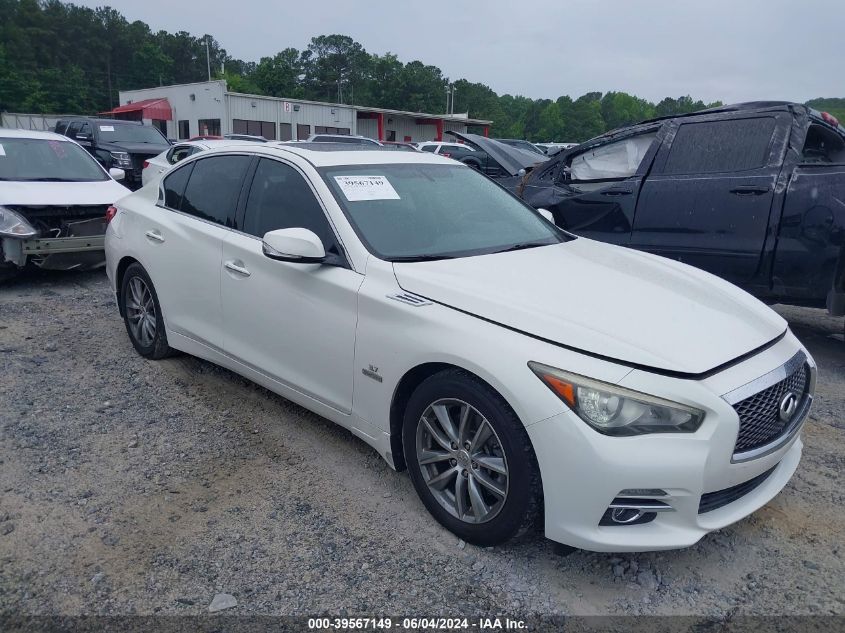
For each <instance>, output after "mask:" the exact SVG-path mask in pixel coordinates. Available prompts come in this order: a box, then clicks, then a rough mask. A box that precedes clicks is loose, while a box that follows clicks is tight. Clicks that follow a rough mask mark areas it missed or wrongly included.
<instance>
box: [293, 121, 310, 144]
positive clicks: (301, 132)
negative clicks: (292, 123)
mask: <svg viewBox="0 0 845 633" xmlns="http://www.w3.org/2000/svg"><path fill="white" fill-rule="evenodd" d="M309 136H311V126H310V125H303V124H302V123H300V124H298V125H297V126H296V140H297V141H304V140H306V139H307V138H308V137H309Z"/></svg>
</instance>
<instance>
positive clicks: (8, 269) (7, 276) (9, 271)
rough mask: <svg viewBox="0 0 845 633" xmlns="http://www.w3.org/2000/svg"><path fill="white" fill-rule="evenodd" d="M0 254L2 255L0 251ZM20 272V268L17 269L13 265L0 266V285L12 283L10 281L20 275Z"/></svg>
mask: <svg viewBox="0 0 845 633" xmlns="http://www.w3.org/2000/svg"><path fill="white" fill-rule="evenodd" d="M0 254H2V251H0ZM22 271H23V269H22V268H18V267H17V266H15V265H14V264H10V265H8V266H6V265H0V284H2V283H5V282H7V281H12V279H14V278H15V277H17V276H18V275H20V274H21V272H22Z"/></svg>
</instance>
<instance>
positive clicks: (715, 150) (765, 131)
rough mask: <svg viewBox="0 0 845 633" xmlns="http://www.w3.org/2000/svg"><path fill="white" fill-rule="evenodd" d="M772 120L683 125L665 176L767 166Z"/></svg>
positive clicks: (732, 120)
mask: <svg viewBox="0 0 845 633" xmlns="http://www.w3.org/2000/svg"><path fill="white" fill-rule="evenodd" d="M774 131H775V119H774V117H759V118H752V119H726V120H721V121H702V122H700V123H683V124H681V126H680V127H679V128H678V131H677V133H676V134H675V139H674V140H673V141H672V148H671V149H670V150H669V157H668V158H667V159H666V165H665V166H664V167H663V173H664V174H706V173H713V172H726V171H746V170H749V169H757V168H759V167H762V166H763V165H765V164H766V162H767V160H768V157H769V145H770V143H771V140H772V133H773V132H774Z"/></svg>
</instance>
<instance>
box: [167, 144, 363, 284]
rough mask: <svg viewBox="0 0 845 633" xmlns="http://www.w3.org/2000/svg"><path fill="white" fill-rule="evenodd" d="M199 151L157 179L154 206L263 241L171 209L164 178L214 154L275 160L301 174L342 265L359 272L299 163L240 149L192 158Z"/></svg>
mask: <svg viewBox="0 0 845 633" xmlns="http://www.w3.org/2000/svg"><path fill="white" fill-rule="evenodd" d="M200 153H201V152H195V153H194V154H191V155H190V156H186V157H185V158H184V159H182V160H181V161H179V163H177V164H178V165H179V167H175V166H174V169H171V170H168V172H167V174H165V175H164V176H162V177H161V178H160V179H159V181H158V198H157V199H156V203H155V206H156V207H158V208H159V209H164V210H165V211H170V212H171V213H178V214H179V215H181V216H183V217H185V218H190V219H192V220H197V221H198V222H205V223H206V224H209V225H211V226H216V227H219V228H221V229H223V230H226V231H231V232H232V233H237V234H239V235H243V236H245V237H250V238H252V239H254V240H258V241H259V242H263V241H264V238H263V237H258V236H256V235H253V234H252V233H245V232H244V231H240V230H238V229H235V228H232V227H230V226H226V225H225V224H220V223H219V222H212V221H211V220H205V219H203V218H200V217H197V216H195V215H192V214H190V213H185V212H184V211H180V210H179V209H173V208H171V207H168V206H166V205H165V204H164V200H165V194H164V181H165V179H166V178H168V177H169V176H171V175H172V174H173V172H175V171H176V170H177V169H184V168H185V167H186V166H187V165H188V164H190V163H195V162H198V161H201V160H205V159H206V158H214V157H215V156H249V157H251V158H258V159H259V160H260V159H262V158H267V159H270V160H275V161H276V162H279V163H282V164H283V165H287V166H288V167H291V168H293V169H294V171H296V172H297V173H298V174H299V175H300V176H302V178H303V179H304V180H305V182H306V183H307V184H308V187H309V188H310V189H311V193H312V195H313V196H314V198H315V199H316V200H317V204H319V205H320V208H321V209H322V210H323V217H325V218H326V222H328V224H329V228H330V229H331V230H332V233H334V236H335V239H336V240H337V243H338V245H339V246H340V250H341V251H342V252H341V254H340V256H341V257H342V258H343V260H344V262H345V263H346V266H344V268H347V269H348V270H351V271H353V272H355V273H358V274H361V273H360V271H357V270H355V267H354V266H353V265H352V260H351V259H350V257H349V255H348V252H349V251H348V249H347V248H346V244H344V243H343V240H342V239H341V237H340V232H339V231H338V230H337V226H336V225H335V222H334V219H333V218H332V216H331V213H329V210H328V207H327V205H326V203H325V201H324V200H323V198H322V197H321V196H320V195H319V193H318V192H317V190H316V188H315V187H314V183H313V182H312V181H311V178H309V177H308V175H307V174H306V173H305V171H304V170H303V169H302V168H301V167H300V166H299V165H297V164H295V163H293V162H291V161H289V160H286V159H284V158H280V157H277V156H272V155H268V154H260V153H249V152H244V151H242V150H241V151H235V152H219V153H217V152H215V153H214V154H213V155H209V156H197V157H196V158H194V156H196V155H197V154H200ZM247 169H249V168H247ZM188 180H189V182H190V179H188ZM251 188H252V183H251V182H250V189H251ZM247 201H249V191H247Z"/></svg>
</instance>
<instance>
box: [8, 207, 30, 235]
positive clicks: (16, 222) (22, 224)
mask: <svg viewBox="0 0 845 633" xmlns="http://www.w3.org/2000/svg"><path fill="white" fill-rule="evenodd" d="M37 233H38V231H36V230H35V229H34V228H33V227H32V225H31V224H30V223H29V222H27V221H26V220H25V219H24V217H23V216H22V215H20V214H18V213H15V212H14V211H12V210H11V209H7V208H6V207H0V235H2V236H4V237H19V238H21V239H26V238H28V237H35V235H36V234H37Z"/></svg>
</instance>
